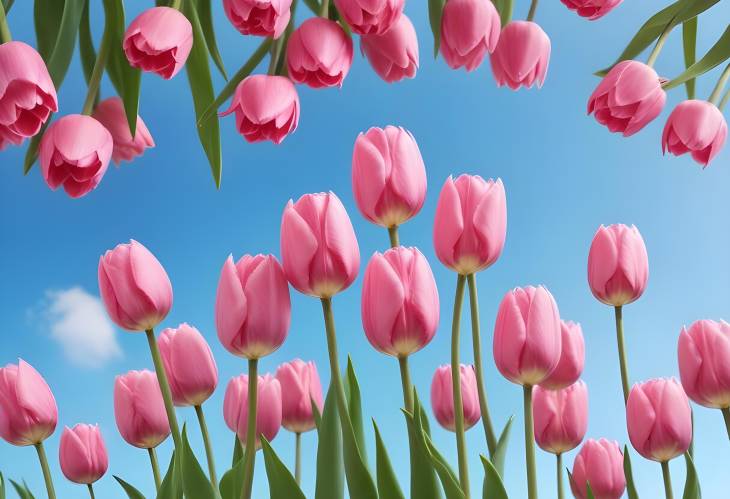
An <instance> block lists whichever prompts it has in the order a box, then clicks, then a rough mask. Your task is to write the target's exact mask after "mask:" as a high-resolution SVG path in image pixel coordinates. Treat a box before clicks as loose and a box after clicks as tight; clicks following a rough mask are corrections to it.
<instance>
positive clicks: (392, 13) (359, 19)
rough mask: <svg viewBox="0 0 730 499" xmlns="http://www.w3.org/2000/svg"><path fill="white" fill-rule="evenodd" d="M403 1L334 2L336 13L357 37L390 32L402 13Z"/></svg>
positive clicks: (338, 0) (345, 0)
mask: <svg viewBox="0 0 730 499" xmlns="http://www.w3.org/2000/svg"><path fill="white" fill-rule="evenodd" d="M404 3H405V0H375V1H372V0H335V6H336V7H337V11H338V12H339V13H340V15H342V17H343V18H344V19H345V22H347V25H348V26H350V28H352V31H353V33H357V34H358V35H382V34H383V33H386V32H388V31H390V29H391V28H392V27H393V25H394V24H395V23H396V22H398V19H399V18H400V17H401V13H402V12H403V4H404Z"/></svg>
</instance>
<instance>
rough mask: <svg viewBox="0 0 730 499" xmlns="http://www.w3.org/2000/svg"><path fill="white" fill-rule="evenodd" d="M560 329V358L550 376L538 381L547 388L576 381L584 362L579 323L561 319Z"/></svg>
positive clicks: (567, 384) (562, 386)
mask: <svg viewBox="0 0 730 499" xmlns="http://www.w3.org/2000/svg"><path fill="white" fill-rule="evenodd" d="M560 331H561V341H560V348H561V351H560V360H559V361H558V365H557V367H556V368H555V370H554V371H553V372H551V373H550V376H548V378H547V379H546V380H545V381H543V382H542V383H540V386H542V387H543V388H547V389H549V390H559V389H561V388H566V387H568V386H571V385H572V384H573V383H575V382H576V381H578V378H580V375H581V374H583V365H584V364H585V343H584V342H583V330H582V329H581V327H580V324H576V323H575V322H571V321H567V322H566V321H562V320H561V321H560Z"/></svg>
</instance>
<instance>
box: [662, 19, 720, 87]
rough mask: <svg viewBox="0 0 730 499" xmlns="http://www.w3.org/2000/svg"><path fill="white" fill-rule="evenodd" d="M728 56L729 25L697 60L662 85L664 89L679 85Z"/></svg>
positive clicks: (711, 67) (718, 63)
mask: <svg viewBox="0 0 730 499" xmlns="http://www.w3.org/2000/svg"><path fill="white" fill-rule="evenodd" d="M729 58H730V26H728V27H727V28H725V31H724V32H723V34H722V35H721V36H720V38H719V39H718V40H717V42H716V43H715V45H713V46H712V47H711V48H710V50H708V51H707V53H706V54H705V55H704V56H703V57H702V58H701V59H700V60H699V61H697V62H695V63H694V64H692V65H691V66H690V67H688V68H687V69H685V70H684V71H683V72H682V74H680V75H679V76H677V77H676V78H674V79H672V80H671V81H669V83H666V84H664V85H663V87H664V89H665V90H669V89H671V88H674V87H676V86H679V85H681V84H682V83H685V82H687V81H689V80H692V79H694V78H697V77H698V76H700V75H701V74H704V73H706V72H708V71H709V70H711V69H713V68H715V67H717V66H719V65H720V64H722V63H723V62H725V61H726V60H728V59H729Z"/></svg>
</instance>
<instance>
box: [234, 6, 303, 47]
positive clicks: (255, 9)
mask: <svg viewBox="0 0 730 499" xmlns="http://www.w3.org/2000/svg"><path fill="white" fill-rule="evenodd" d="M291 3H292V0H223V10H224V11H225V13H226V16H228V19H229V20H230V21H231V24H233V26H234V27H235V28H236V29H237V30H238V31H240V32H241V33H242V34H244V35H256V36H268V37H273V38H279V37H280V36H281V34H282V33H284V30H285V29H286V26H287V24H289V19H290V18H291V11H290V9H291Z"/></svg>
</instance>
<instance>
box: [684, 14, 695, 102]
mask: <svg viewBox="0 0 730 499" xmlns="http://www.w3.org/2000/svg"><path fill="white" fill-rule="evenodd" d="M682 48H683V51H684V67H685V68H688V67H690V66H691V65H692V64H694V63H695V60H696V51H697V18H696V17H693V18H692V19H688V20H686V21H685V22H684V23H682ZM684 86H685V87H686V89H687V98H688V99H694V98H695V79H694V78H692V79H691V80H687V81H686V82H684Z"/></svg>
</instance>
